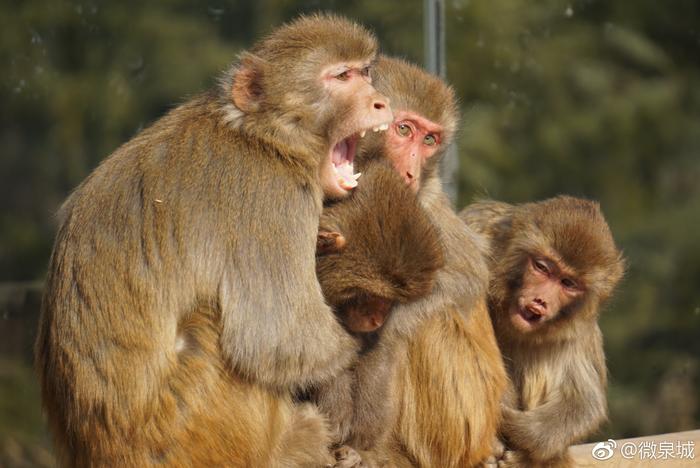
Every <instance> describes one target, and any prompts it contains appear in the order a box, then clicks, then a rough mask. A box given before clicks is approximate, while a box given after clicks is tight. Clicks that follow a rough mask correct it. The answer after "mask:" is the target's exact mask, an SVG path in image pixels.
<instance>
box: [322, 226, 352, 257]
mask: <svg viewBox="0 0 700 468" xmlns="http://www.w3.org/2000/svg"><path fill="white" fill-rule="evenodd" d="M346 243H347V241H346V240H345V236H343V235H342V234H341V233H339V232H329V231H319V233H318V237H317V238H316V255H328V254H331V253H338V252H340V251H341V250H343V248H344V247H345V244H346Z"/></svg>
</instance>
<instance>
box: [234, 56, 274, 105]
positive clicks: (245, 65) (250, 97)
mask: <svg viewBox="0 0 700 468" xmlns="http://www.w3.org/2000/svg"><path fill="white" fill-rule="evenodd" d="M266 65H267V63H266V62H265V61H264V60H262V59H261V58H259V57H256V56H255V55H253V54H249V53H247V52H245V53H243V54H241V58H240V64H239V66H238V69H237V70H236V71H235V74H234V75H233V85H232V86H231V98H232V99H233V103H234V104H235V105H236V107H237V108H238V109H240V110H241V111H242V112H244V113H250V112H255V111H257V110H258V109H259V107H260V103H261V102H262V100H263V97H264V96H263V85H262V80H263V76H264V73H265V68H266Z"/></svg>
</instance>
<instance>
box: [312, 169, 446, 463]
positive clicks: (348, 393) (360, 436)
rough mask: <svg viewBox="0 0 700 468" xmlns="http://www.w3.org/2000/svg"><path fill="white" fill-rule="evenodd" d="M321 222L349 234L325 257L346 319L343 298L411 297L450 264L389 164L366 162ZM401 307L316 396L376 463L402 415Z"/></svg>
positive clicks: (330, 293) (348, 439) (322, 262)
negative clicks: (397, 369) (398, 369)
mask: <svg viewBox="0 0 700 468" xmlns="http://www.w3.org/2000/svg"><path fill="white" fill-rule="evenodd" d="M320 225H321V230H327V231H336V232H340V233H341V234H342V235H343V236H345V239H346V240H347V244H346V247H345V248H344V249H343V250H342V251H340V252H339V253H334V254H329V255H323V256H320V257H319V259H318V261H317V271H318V278H319V282H320V284H321V289H322V290H323V293H324V295H325V297H326V299H327V300H328V301H329V303H330V304H331V305H332V306H334V308H335V309H336V313H337V314H338V315H339V316H340V318H341V321H342V318H343V314H342V307H343V305H344V304H346V303H348V302H352V301H353V300H354V298H356V297H357V296H358V295H360V296H362V295H372V296H375V297H379V298H381V299H383V300H386V301H389V302H391V303H394V304H404V303H408V302H411V301H415V300H418V299H420V298H422V297H424V296H426V295H428V294H430V292H431V291H432V289H433V284H434V278H435V273H436V271H437V270H438V269H439V268H441V267H442V266H443V264H444V260H443V252H442V246H441V241H440V237H439V233H438V231H437V229H436V228H435V227H434V226H433V224H432V223H431V222H430V220H429V218H428V216H427V214H426V213H425V212H424V210H423V209H422V208H421V207H420V206H419V204H418V200H417V198H416V195H415V194H414V193H413V192H412V191H411V190H409V188H408V187H406V186H405V184H404V182H403V180H402V179H401V177H400V176H399V175H398V174H396V173H395V172H394V170H393V168H391V167H390V166H389V165H387V164H384V163H383V162H375V163H372V164H370V165H369V166H366V167H365V168H364V170H363V175H362V179H361V182H360V185H359V186H358V188H357V189H355V191H354V193H353V194H352V196H351V197H350V198H348V199H345V200H342V201H340V202H338V203H335V204H333V205H331V206H329V207H328V208H326V209H324V211H323V215H322V216H321V224H320ZM394 309H396V313H394V312H393V311H392V312H391V313H390V315H389V318H388V321H387V323H386V324H385V326H384V328H380V329H379V330H377V331H375V332H372V333H363V334H358V335H356V336H357V337H358V340H359V342H360V343H361V355H360V356H359V358H358V360H357V362H356V363H355V365H354V366H353V367H352V368H351V369H349V370H347V371H346V372H345V373H344V374H343V375H341V376H339V377H337V378H336V379H334V380H333V381H332V382H329V383H328V384H326V385H323V386H321V387H320V388H318V389H317V390H316V391H315V392H313V395H312V398H313V400H314V401H315V402H317V404H318V405H319V407H320V408H321V409H322V410H323V411H324V413H326V414H327V415H328V417H329V419H330V420H331V422H332V423H333V427H334V428H336V430H337V437H338V439H337V442H338V443H342V444H347V445H350V446H352V447H353V448H355V449H357V450H359V451H361V453H362V454H363V459H364V461H365V463H369V464H372V465H378V464H381V463H382V462H383V461H384V457H386V447H385V443H386V442H387V436H388V435H389V434H390V433H391V423H392V422H393V417H394V414H395V412H394V409H395V407H394V402H395V396H394V395H393V393H392V389H391V382H392V377H393V371H394V366H393V364H394V361H395V360H396V356H395V354H396V349H397V345H398V344H397V340H396V336H395V335H396V333H395V330H396V327H394V326H390V324H391V323H392V322H395V321H403V320H405V317H404V316H403V315H404V314H406V313H411V311H410V310H403V309H402V308H400V307H394ZM368 420H371V421H372V422H373V424H372V425H371V426H368V425H367V424H366V421H368ZM367 452H371V453H367Z"/></svg>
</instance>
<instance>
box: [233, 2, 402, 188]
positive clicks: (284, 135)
mask: <svg viewBox="0 0 700 468" xmlns="http://www.w3.org/2000/svg"><path fill="white" fill-rule="evenodd" d="M376 51H377V41H376V39H375V37H374V36H373V35H372V34H371V33H370V32H369V31H367V30H366V29H365V28H364V27H362V26H360V25H358V24H356V23H353V22H351V21H348V20H346V19H344V18H340V17H337V16H332V15H325V14H317V15H312V16H302V17H300V18H298V19H296V20H295V21H292V22H291V23H289V24H287V25H285V26H282V27H280V28H278V29H276V30H275V31H274V32H273V33H272V34H270V35H269V36H268V37H266V38H265V39H263V40H262V41H260V42H259V43H257V44H256V45H255V46H254V47H253V48H252V49H251V50H250V51H249V52H245V53H243V54H241V56H240V60H239V62H238V63H236V64H235V65H234V66H233V68H232V69H231V71H230V72H229V73H228V74H227V75H226V76H225V77H224V80H223V81H222V90H223V97H222V99H223V101H224V106H223V108H224V112H225V114H226V115H225V119H226V120H228V121H229V122H230V123H231V124H233V125H236V126H238V127H239V128H242V129H243V130H244V131H246V132H247V133H248V134H249V135H255V136H256V137H257V138H258V139H259V140H262V141H272V142H274V143H275V146H276V147H277V149H278V151H280V153H281V156H282V157H283V158H292V156H291V155H298V154H302V155H306V158H305V160H304V161H302V163H306V164H308V162H307V161H313V162H314V163H315V168H318V174H319V176H320V183H321V187H322V188H323V191H324V193H325V195H327V196H329V197H331V198H342V197H344V196H347V194H348V193H349V192H350V191H351V190H352V189H353V188H354V187H355V186H356V185H357V182H356V180H357V178H358V177H359V175H358V174H355V171H354V170H353V163H354V158H355V149H356V146H357V140H358V139H359V138H360V135H361V134H363V133H365V132H366V131H367V130H372V129H379V128H381V129H385V128H386V127H388V125H389V124H390V123H391V121H392V118H393V116H392V113H391V109H390V107H389V101H388V100H387V99H386V98H385V97H384V96H382V95H381V94H379V93H378V92H377V91H376V90H375V89H374V87H373V86H372V76H371V73H370V67H371V65H372V63H373V61H374V59H375V56H376ZM292 162H293V163H297V164H298V162H297V161H292Z"/></svg>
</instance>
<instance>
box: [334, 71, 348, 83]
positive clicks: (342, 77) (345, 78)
mask: <svg viewBox="0 0 700 468" xmlns="http://www.w3.org/2000/svg"><path fill="white" fill-rule="evenodd" d="M335 77H336V79H338V80H340V81H348V80H349V79H350V73H348V71H347V70H345V71H344V72H342V73H338V74H337V75H335Z"/></svg>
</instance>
